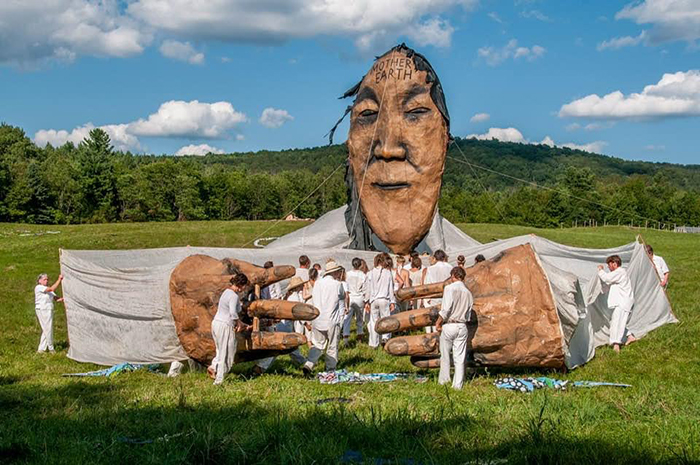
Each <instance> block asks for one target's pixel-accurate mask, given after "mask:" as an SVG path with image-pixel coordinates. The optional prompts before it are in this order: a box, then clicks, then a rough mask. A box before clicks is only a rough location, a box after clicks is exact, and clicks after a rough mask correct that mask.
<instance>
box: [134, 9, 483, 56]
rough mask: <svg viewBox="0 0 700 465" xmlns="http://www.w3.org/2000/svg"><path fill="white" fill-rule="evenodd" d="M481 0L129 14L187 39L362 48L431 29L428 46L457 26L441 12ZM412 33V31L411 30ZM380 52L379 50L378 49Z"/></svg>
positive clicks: (444, 41)
mask: <svg viewBox="0 0 700 465" xmlns="http://www.w3.org/2000/svg"><path fill="white" fill-rule="evenodd" d="M477 3H478V0H432V1H429V2H426V1H424V0H385V1H381V2H378V1H375V0H356V1H353V2H348V1H344V0H289V1H284V2H282V1H279V0H266V1H258V2H253V1H236V2H234V1H230V2H224V1H221V0H219V1H205V0H136V1H134V2H133V3H130V4H129V6H128V12H129V14H130V15H132V16H133V17H135V18H138V19H140V20H142V21H144V22H145V23H147V24H148V25H150V26H151V27H154V28H156V29H159V30H161V31H162V32H164V33H167V34H172V35H175V36H177V37H180V38H186V39H189V40H217V41H225V42H253V43H262V44H278V43H282V42H285V41H288V40H292V39H298V38H309V37H317V36H328V35H330V36H341V37H347V38H350V39H351V40H354V41H355V43H356V45H357V46H358V47H360V48H362V49H372V48H373V47H375V46H376V45H377V44H380V43H385V42H386V41H387V40H388V41H389V42H395V41H396V39H397V38H398V37H400V36H402V35H408V36H409V37H410V36H411V35H413V38H414V39H415V40H421V38H420V36H419V35H418V32H415V31H419V32H423V33H425V32H428V33H429V34H428V36H427V37H424V38H423V40H424V41H425V43H424V45H428V44H429V45H435V46H438V47H443V46H446V45H449V40H448V39H449V36H451V34H452V31H453V28H452V27H451V26H449V23H447V21H446V20H444V19H441V18H439V16H438V15H440V14H443V13H449V12H450V11H451V10H453V9H454V8H455V7H461V8H462V9H463V10H465V11H470V10H471V9H473V8H474V6H475V5H476V4H477ZM412 31H413V32H412ZM375 51H376V50H375Z"/></svg>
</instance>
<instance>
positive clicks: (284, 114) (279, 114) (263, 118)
mask: <svg viewBox="0 0 700 465" xmlns="http://www.w3.org/2000/svg"><path fill="white" fill-rule="evenodd" d="M292 120H294V117H293V116H292V115H290V114H289V112H288V111H287V110H277V109H275V108H271V107H268V108H265V109H264V110H263V112H262V115H260V120H259V121H260V124H262V125H263V126H265V127H266V128H279V127H280V126H282V125H283V124H284V123H286V122H287V121H292Z"/></svg>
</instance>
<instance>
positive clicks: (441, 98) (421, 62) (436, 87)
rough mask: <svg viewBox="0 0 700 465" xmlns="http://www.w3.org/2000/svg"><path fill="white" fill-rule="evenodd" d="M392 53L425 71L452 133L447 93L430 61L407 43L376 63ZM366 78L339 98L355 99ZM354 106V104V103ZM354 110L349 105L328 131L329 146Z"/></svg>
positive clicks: (438, 105)
mask: <svg viewBox="0 0 700 465" xmlns="http://www.w3.org/2000/svg"><path fill="white" fill-rule="evenodd" d="M391 52H401V53H403V54H405V55H406V57H407V58H411V59H412V60H413V64H414V65H415V67H416V70H418V71H425V72H426V74H427V76H426V78H425V82H426V84H432V85H431V86H430V98H431V99H432V100H433V103H435V106H436V107H437V109H438V110H439V111H440V114H441V115H442V117H443V119H444V120H445V124H446V125H447V133H448V134H449V133H450V113H449V112H448V111H447V102H445V92H444V91H443V89H442V84H440V79H439V78H438V75H437V73H436V72H435V70H434V69H433V67H432V65H431V64H430V62H429V61H428V59H427V58H425V57H424V56H423V55H421V54H420V53H418V52H416V51H415V50H413V49H412V48H410V47H409V46H407V45H406V44H405V43H401V44H399V45H397V46H395V47H392V48H391V49H390V50H388V51H387V52H386V53H384V54H383V55H381V56H378V57H375V61H376V60H379V59H380V58H382V57H384V56H386V55H388V54H390V53H391ZM365 76H367V75H366V74H365ZM365 76H362V79H360V80H359V81H358V82H357V84H355V85H354V86H352V87H351V88H349V89H348V90H346V91H345V93H344V94H343V95H341V96H340V97H339V98H340V99H345V98H348V97H354V96H356V95H357V92H359V90H360V85H361V84H362V81H363V80H364V79H365ZM353 105H354V102H353ZM351 110H352V105H349V106H348V107H347V108H346V109H345V113H343V116H342V117H341V118H340V119H339V120H338V122H336V123H335V125H334V126H333V127H332V128H331V130H330V131H328V134H327V135H328V145H333V135H334V134H335V130H336V129H337V128H338V125H340V123H341V122H342V121H343V119H345V117H346V116H347V114H348V113H350V111H351ZM451 139H452V137H451V136H450V140H451Z"/></svg>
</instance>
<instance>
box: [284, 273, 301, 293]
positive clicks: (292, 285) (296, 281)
mask: <svg viewBox="0 0 700 465" xmlns="http://www.w3.org/2000/svg"><path fill="white" fill-rule="evenodd" d="M304 284H305V282H304V280H303V279H301V278H300V277H299V276H294V277H293V278H292V279H291V280H290V281H289V284H287V292H289V291H291V290H294V289H296V288H298V287H301V286H303V285H304Z"/></svg>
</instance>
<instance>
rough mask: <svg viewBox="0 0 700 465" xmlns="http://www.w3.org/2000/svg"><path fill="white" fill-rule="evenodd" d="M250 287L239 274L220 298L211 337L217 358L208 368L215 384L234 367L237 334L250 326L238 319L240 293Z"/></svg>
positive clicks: (245, 277)
mask: <svg viewBox="0 0 700 465" xmlns="http://www.w3.org/2000/svg"><path fill="white" fill-rule="evenodd" d="M246 286H248V277H247V276H246V275H244V274H243V273H238V274H237V275H235V276H233V277H232V278H231V287H229V288H228V289H226V290H224V292H223V293H222V294H221V297H220V298H219V304H218V308H217V311H216V315H214V320H213V321H212V322H211V336H212V338H213V339H214V346H215V347H216V356H214V360H212V362H211V365H210V366H209V368H207V373H208V374H209V377H211V378H214V384H216V385H220V384H221V383H223V382H224V378H225V377H226V375H227V374H228V372H229V370H230V369H231V367H232V366H233V359H234V357H235V356H236V349H237V343H236V333H239V332H242V331H246V330H247V329H248V325H246V324H245V323H243V322H242V321H241V320H239V319H238V314H239V312H240V311H241V302H240V299H239V297H238V292H242V291H243V290H244V289H245V288H246Z"/></svg>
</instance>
